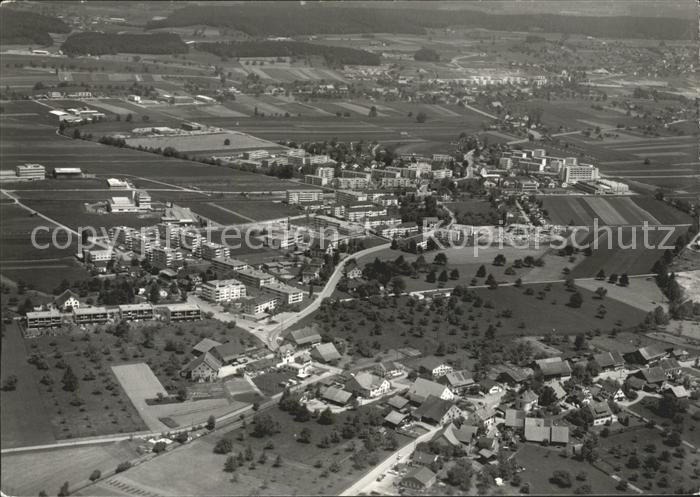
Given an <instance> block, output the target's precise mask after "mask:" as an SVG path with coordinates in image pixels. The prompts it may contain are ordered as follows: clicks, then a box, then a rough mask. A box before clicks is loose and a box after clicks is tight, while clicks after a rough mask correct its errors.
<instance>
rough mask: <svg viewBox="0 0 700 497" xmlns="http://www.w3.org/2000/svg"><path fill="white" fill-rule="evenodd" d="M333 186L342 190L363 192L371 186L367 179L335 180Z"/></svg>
mask: <svg viewBox="0 0 700 497" xmlns="http://www.w3.org/2000/svg"><path fill="white" fill-rule="evenodd" d="M331 185H333V188H339V189H341V190H348V189H349V190H358V189H360V190H361V189H363V188H367V187H368V186H369V180H368V179H367V178H334V179H333V181H331Z"/></svg>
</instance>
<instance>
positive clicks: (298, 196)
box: [287, 190, 323, 205]
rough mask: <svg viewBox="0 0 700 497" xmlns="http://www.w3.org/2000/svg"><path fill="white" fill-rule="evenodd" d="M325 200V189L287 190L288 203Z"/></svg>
mask: <svg viewBox="0 0 700 497" xmlns="http://www.w3.org/2000/svg"><path fill="white" fill-rule="evenodd" d="M321 200H323V190H287V203H288V204H290V205H291V204H300V203H302V202H318V201H321Z"/></svg>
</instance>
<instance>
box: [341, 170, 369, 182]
mask: <svg viewBox="0 0 700 497" xmlns="http://www.w3.org/2000/svg"><path fill="white" fill-rule="evenodd" d="M340 176H341V177H342V178H363V179H366V180H367V181H369V180H370V179H372V173H369V172H367V171H353V170H352V169H343V170H342V171H341V173H340Z"/></svg>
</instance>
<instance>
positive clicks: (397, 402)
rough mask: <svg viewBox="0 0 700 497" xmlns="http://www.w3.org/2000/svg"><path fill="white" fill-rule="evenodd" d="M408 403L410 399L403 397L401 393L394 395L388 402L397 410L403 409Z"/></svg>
mask: <svg viewBox="0 0 700 497" xmlns="http://www.w3.org/2000/svg"><path fill="white" fill-rule="evenodd" d="M408 403H409V400H408V399H407V398H405V397H401V396H400V395H394V396H393V397H391V398H390V399H389V400H388V401H387V404H388V405H389V406H390V407H392V408H394V409H395V410H397V411H403V410H404V409H405V408H406V406H407V405H408Z"/></svg>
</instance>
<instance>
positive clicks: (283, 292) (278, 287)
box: [260, 283, 304, 305]
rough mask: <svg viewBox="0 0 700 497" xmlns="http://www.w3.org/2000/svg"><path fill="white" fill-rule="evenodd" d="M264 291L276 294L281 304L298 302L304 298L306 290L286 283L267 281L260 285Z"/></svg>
mask: <svg viewBox="0 0 700 497" xmlns="http://www.w3.org/2000/svg"><path fill="white" fill-rule="evenodd" d="M260 288H261V289H262V291H263V292H264V293H267V294H270V295H274V296H275V297H277V298H278V299H279V301H280V303H281V304H290V305H291V304H297V303H299V302H301V301H303V300H304V292H303V291H302V290H299V289H298V288H296V287H293V286H290V285H285V284H284V283H266V284H263V285H261V287H260Z"/></svg>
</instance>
